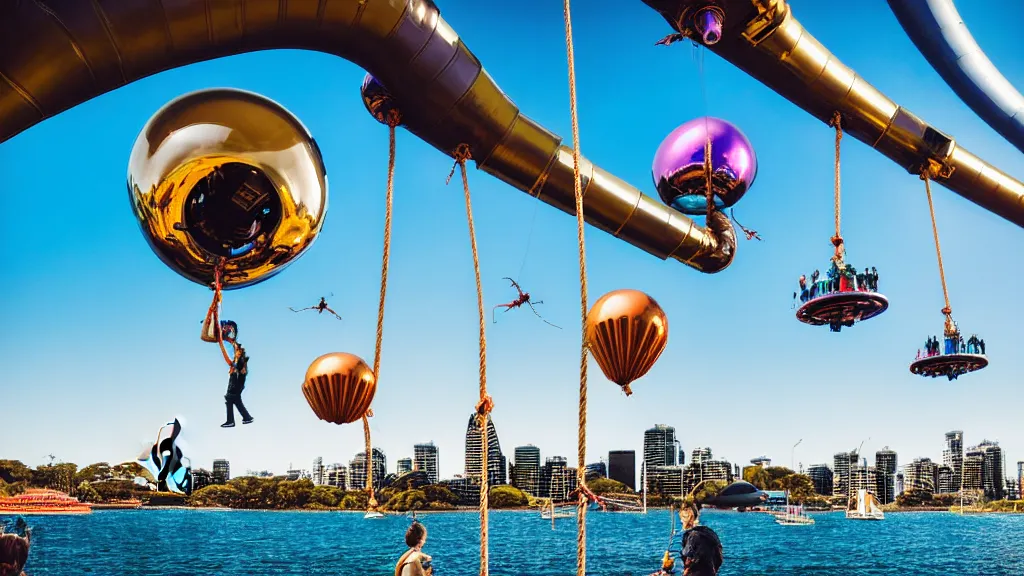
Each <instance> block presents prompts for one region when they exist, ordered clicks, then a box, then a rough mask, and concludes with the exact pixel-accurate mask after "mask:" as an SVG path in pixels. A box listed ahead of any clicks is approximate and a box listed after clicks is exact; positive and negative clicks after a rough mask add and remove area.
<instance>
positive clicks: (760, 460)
mask: <svg viewBox="0 0 1024 576" xmlns="http://www.w3.org/2000/svg"><path fill="white" fill-rule="evenodd" d="M750 464H751V465H752V466H760V467H762V468H767V467H769V466H771V465H772V459H771V458H769V457H767V456H758V457H757V458H751V459H750Z"/></svg>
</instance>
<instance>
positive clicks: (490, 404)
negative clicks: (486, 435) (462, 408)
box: [476, 394, 494, 427]
mask: <svg viewBox="0 0 1024 576" xmlns="http://www.w3.org/2000/svg"><path fill="white" fill-rule="evenodd" d="M493 410H494V399H493V398H491V397H490V396H489V395H487V394H485V395H484V396H483V397H482V398H480V401H479V402H477V403H476V419H477V422H479V423H480V426H481V427H483V426H485V425H486V424H487V415H488V414H490V413H491V412H492V411H493Z"/></svg>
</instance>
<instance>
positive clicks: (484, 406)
mask: <svg viewBox="0 0 1024 576" xmlns="http://www.w3.org/2000/svg"><path fill="white" fill-rule="evenodd" d="M453 155H454V156H455V165H454V166H452V171H451V172H450V173H449V174H448V180H446V181H445V184H448V183H449V182H451V180H452V176H453V175H454V174H455V168H456V167H458V168H459V169H460V170H461V172H462V191H463V193H464V194H465V196H466V221H467V222H468V223H469V245H470V247H471V248H472V250H473V274H474V276H475V280H476V307H477V313H478V315H479V318H480V401H479V402H477V404H476V422H477V426H479V428H480V448H481V455H482V458H481V462H480V466H481V470H480V576H487V573H488V558H487V532H488V526H487V506H488V496H489V494H490V491H489V490H488V481H489V480H490V478H489V477H488V463H487V452H488V448H489V446H488V439H489V437H490V434H489V433H488V432H489V428H488V426H487V424H488V416H489V415H490V413H491V411H492V410H493V409H494V400H493V399H492V398H491V397H490V396H489V395H488V394H487V332H486V329H487V321H486V319H485V316H484V289H483V284H482V283H481V281H480V253H479V252H478V251H477V248H476V228H475V227H474V225H473V203H472V201H471V198H470V194H469V177H468V176H467V174H466V160H469V159H471V158H472V157H473V156H472V154H471V153H470V150H469V146H468V145H467V144H459V146H458V148H456V149H455V152H454V154H453Z"/></svg>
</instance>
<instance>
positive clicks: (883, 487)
mask: <svg viewBox="0 0 1024 576" xmlns="http://www.w3.org/2000/svg"><path fill="white" fill-rule="evenodd" d="M896 468H897V461H896V452H895V451H893V450H890V449H889V447H888V446H886V447H884V448H882V449H881V450H879V451H877V452H875V480H876V486H875V496H877V497H878V500H879V501H880V502H881V503H882V504H890V503H892V502H894V501H895V500H896V486H895V483H896Z"/></svg>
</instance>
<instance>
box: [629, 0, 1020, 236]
mask: <svg viewBox="0 0 1024 576" xmlns="http://www.w3.org/2000/svg"><path fill="white" fill-rule="evenodd" d="M644 2H645V3H646V4H648V5H649V6H651V7H652V8H654V9H655V10H657V11H658V12H659V13H660V14H661V15H662V16H663V17H664V18H665V20H667V21H668V22H669V24H671V25H672V26H673V28H675V29H676V30H677V31H678V32H679V33H680V34H682V35H684V36H688V37H690V38H693V39H695V40H697V39H699V38H700V36H699V35H698V34H697V32H696V30H694V29H692V25H691V24H690V22H692V21H693V18H692V15H693V14H694V11H695V10H698V9H700V8H701V7H703V6H706V5H708V4H709V0H644ZM711 3H713V4H715V5H717V6H719V7H720V8H722V9H723V10H724V12H725V15H726V16H725V26H724V30H723V32H722V37H721V39H720V40H719V41H718V42H717V43H716V44H714V45H713V46H709V47H708V49H709V50H713V51H714V52H715V53H716V54H718V55H719V56H721V57H722V58H724V59H726V60H728V61H729V62H732V63H733V64H734V65H735V66H736V67H738V68H740V69H741V70H743V71H744V72H746V73H747V74H749V75H750V76H752V77H754V78H756V79H757V80H760V81H761V82H762V83H763V84H764V85H765V86H768V87H769V88H771V89H772V90H774V91H775V92H777V93H778V94H779V95H781V96H783V97H784V98H786V99H788V100H789V101H790V102H793V103H794V104H796V105H797V106H799V107H801V108H803V109H804V110H806V111H807V112H809V113H811V114H812V115H814V116H815V117H817V118H818V119H819V120H821V121H822V122H825V123H827V122H828V121H829V119H830V118H831V117H832V114H833V112H835V111H837V110H838V111H839V112H840V113H842V115H843V128H844V130H845V132H846V133H848V134H850V135H852V136H854V137H855V138H857V139H858V140H860V141H861V142H864V143H866V144H868V145H869V146H871V147H873V148H875V149H877V150H878V151H879V152H881V153H882V154H884V155H886V156H888V157H889V158H890V159H892V160H893V161H895V162H896V163H897V164H899V165H900V166H903V167H904V168H906V169H907V170H908V171H909V172H911V173H913V174H919V173H920V172H921V170H922V169H923V168H924V167H925V166H927V165H928V161H929V160H933V161H935V162H938V163H939V164H940V165H941V166H942V170H941V171H940V173H939V174H937V175H936V176H935V178H934V180H935V181H936V182H939V183H941V184H943V185H944V186H946V187H947V188H949V189H950V190H952V191H954V192H956V193H957V194H959V195H961V196H963V197H964V198H967V199H968V200H970V201H971V202H974V203H975V204H978V205H979V206H981V207H983V208H985V209H986V210H989V211H991V212H993V213H995V214H998V215H999V216H1002V217H1003V218H1005V219H1007V220H1009V221H1010V222H1013V223H1014V224H1017V225H1018V226H1021V227H1024V184H1022V183H1021V182H1020V181H1018V180H1016V179H1014V178H1012V177H1011V176H1009V175H1007V174H1005V173H1003V172H1001V171H999V170H998V169H997V168H995V167H994V166H992V165H990V164H988V163H986V162H985V161H984V160H981V159H980V158H978V157H977V156H974V155H973V154H971V153H970V152H968V151H967V150H965V149H963V148H962V147H960V146H959V145H958V144H957V143H956V142H955V141H954V140H953V139H952V138H951V137H949V136H947V135H945V134H943V133H942V132H939V131H938V130H937V129H935V128H933V127H932V126H930V125H929V124H927V123H926V122H924V121H923V120H921V119H920V118H918V117H917V116H914V115H913V114H912V113H910V112H909V111H908V110H906V109H904V108H902V107H900V106H898V105H897V104H896V103H895V102H893V101H892V100H890V99H889V98H887V97H886V96H885V95H884V94H882V93H881V92H879V91H878V90H877V89H876V88H875V87H874V86H872V85H871V84H869V83H868V82H867V81H865V80H864V79H863V78H861V77H860V76H858V75H857V74H856V73H855V72H854V71H853V70H851V69H850V68H849V67H847V66H846V65H844V64H843V63H842V62H840V61H839V60H838V59H837V58H836V57H835V56H834V55H833V54H832V53H830V52H829V51H828V50H827V49H826V48H825V47H824V46H822V45H821V43H820V42H818V41H817V40H816V39H815V38H814V37H813V36H811V34H810V33H809V32H807V30H806V29H804V27H803V26H802V25H801V24H800V23H799V22H798V21H797V20H796V18H795V17H794V16H793V13H792V11H791V10H790V7H789V6H788V5H787V4H786V2H785V0H715V1H714V2H711Z"/></svg>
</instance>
